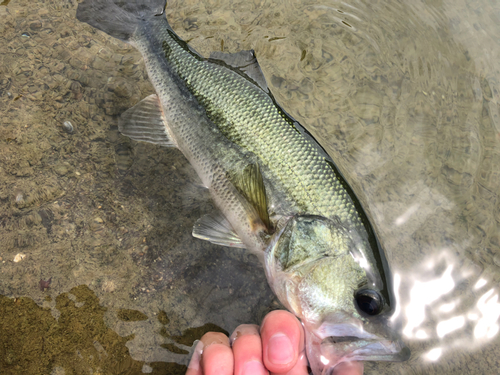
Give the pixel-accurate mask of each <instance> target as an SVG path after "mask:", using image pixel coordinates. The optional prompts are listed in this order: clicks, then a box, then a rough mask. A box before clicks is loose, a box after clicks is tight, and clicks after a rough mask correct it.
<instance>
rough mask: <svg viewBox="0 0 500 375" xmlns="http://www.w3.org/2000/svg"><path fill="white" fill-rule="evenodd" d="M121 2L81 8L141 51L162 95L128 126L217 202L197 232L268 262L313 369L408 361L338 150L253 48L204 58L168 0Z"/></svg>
mask: <svg viewBox="0 0 500 375" xmlns="http://www.w3.org/2000/svg"><path fill="white" fill-rule="evenodd" d="M117 4H118V3H117ZM117 4H115V3H113V1H112V0H84V2H82V3H81V4H80V5H79V7H78V11H77V17H78V19H79V20H80V21H83V22H87V23H89V24H90V25H92V26H94V27H96V28H98V29H100V30H103V31H105V32H106V33H108V34H110V35H111V36H114V37H116V38H119V39H121V40H123V41H126V42H128V43H131V44H132V45H134V46H135V47H136V48H137V49H138V50H139V51H140V52H141V53H142V55H143V57H144V60H145V63H146V67H147V71H148V75H149V78H150V80H151V82H152V83H153V86H154V87H155V89H156V92H157V95H151V96H150V97H148V98H146V99H144V100H143V101H141V102H140V103H138V104H137V105H136V106H134V107H133V108H131V109H130V110H128V111H126V112H125V113H124V114H123V115H122V116H121V120H120V130H121V132H122V133H123V134H125V135H128V136H130V137H131V138H133V139H135V140H139V141H146V142H152V143H157V144H161V145H164V146H173V147H178V148H179V149H180V150H181V151H182V153H183V154H184V155H185V156H186V158H187V159H188V160H189V162H190V163H191V165H192V166H193V167H194V169H195V170H196V172H197V173H198V175H199V176H200V178H201V180H202V181H203V184H204V185H205V186H206V187H207V188H208V189H209V191H210V193H211V196H212V198H213V200H214V202H215V204H216V206H217V207H218V209H219V210H220V212H217V213H214V214H212V215H208V216H207V217H203V218H201V219H200V220H199V221H198V222H197V224H196V225H195V228H194V229H193V235H194V236H195V237H197V238H201V239H205V240H209V241H211V242H213V243H217V244H222V245H226V246H233V247H243V248H246V249H248V250H250V251H252V252H253V253H255V254H257V255H258V256H259V257H260V258H261V259H262V260H263V261H264V265H265V270H266V275H267V278H268V281H269V284H270V286H271V288H272V289H273V291H274V292H275V293H276V295H277V296H278V298H279V299H280V301H281V302H282V303H283V304H284V306H286V307H287V308H288V309H289V310H290V311H292V312H293V313H294V314H295V315H296V316H297V317H299V318H300V319H301V320H302V322H303V325H304V328H305V331H306V340H307V343H306V344H307V345H306V347H307V355H308V359H309V362H310V365H311V368H312V369H313V372H314V374H321V373H325V374H326V373H328V372H329V371H330V370H331V368H333V367H334V366H335V365H337V364H338V363H340V362H342V361H349V360H405V359H407V358H408V356H409V350H408V349H407V348H406V347H405V346H404V345H403V344H402V342H401V340H400V339H399V338H398V334H397V332H396V331H397V327H393V323H391V317H392V316H393V314H394V311H395V307H396V306H395V303H396V302H395V299H394V296H393V292H392V284H391V276H390V271H389V268H388V265H387V261H386V259H385V256H384V252H383V250H382V248H381V246H380V244H379V242H378V240H377V238H376V235H375V232H374V230H373V228H372V226H371V224H370V222H369V220H368V217H367V215H366V214H365V212H364V211H363V208H362V207H361V205H360V204H359V201H358V200H357V198H356V196H355V195H354V193H353V191H352V190H351V188H350V187H349V185H348V184H347V182H346V181H345V179H344V178H343V177H342V175H341V173H340V172H339V171H338V169H337V167H336V166H335V164H334V162H333V161H332V159H331V158H330V156H328V155H327V154H326V152H325V151H324V150H323V149H322V148H321V146H320V145H319V144H318V143H317V142H316V141H315V140H314V138H313V137H312V136H311V135H310V134H309V133H308V132H307V131H306V130H305V129H304V128H303V127H302V126H301V125H300V124H299V123H298V122H296V121H295V120H294V119H293V118H291V117H290V116H289V115H288V114H287V113H286V112H285V111H284V110H283V109H282V108H281V107H280V106H279V105H278V104H277V103H276V102H275V100H274V98H273V96H272V94H271V93H270V91H269V89H268V88H267V85H266V83H265V78H264V76H263V74H262V72H261V70H260V68H259V66H258V63H257V61H256V58H255V55H254V53H253V51H242V52H239V53H237V54H223V53H215V54H212V56H211V58H204V57H202V56H200V55H199V54H198V53H196V51H194V50H193V49H192V48H190V47H189V46H188V45H187V43H185V42H184V41H182V40H181V39H180V38H179V37H178V36H177V35H176V34H175V33H174V31H173V30H172V29H171V27H170V26H169V25H168V22H167V20H166V19H165V17H164V16H163V7H164V3H163V1H162V0H137V1H130V2H128V3H120V5H117Z"/></svg>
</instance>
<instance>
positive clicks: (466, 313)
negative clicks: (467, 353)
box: [393, 249, 500, 362]
mask: <svg viewBox="0 0 500 375" xmlns="http://www.w3.org/2000/svg"><path fill="white" fill-rule="evenodd" d="M443 262H444V264H445V267H443ZM440 268H443V269H442V270H441V271H437V270H439V269H440ZM424 269H427V270H430V271H432V272H436V274H435V275H433V277H429V276H428V273H426V272H425V271H423V270H424ZM468 277H470V272H467V271H464V270H461V269H460V265H459V264H458V262H457V260H456V259H455V258H454V257H453V255H452V254H451V252H450V251H449V250H447V249H446V250H443V251H441V253H439V254H438V255H436V256H434V257H433V259H431V260H430V261H429V260H428V261H427V262H425V264H423V265H422V266H421V267H416V268H415V271H414V272H413V273H412V274H409V275H406V276H405V277H404V279H403V281H401V280H402V276H401V275H400V274H399V273H396V274H395V277H394V280H395V290H396V294H397V298H398V299H401V300H402V307H401V311H403V315H404V319H405V321H406V324H405V325H404V328H403V335H404V336H405V337H406V339H407V340H415V339H416V340H428V341H429V342H431V341H432V340H437V341H438V342H440V343H441V345H439V346H435V347H433V348H432V349H430V350H428V351H427V352H425V353H424V354H423V355H422V358H423V359H424V360H426V361H429V362H434V361H437V360H438V359H439V358H441V357H442V356H443V355H445V353H446V352H450V351H452V350H453V349H454V348H467V349H470V350H476V349H478V348H479V347H481V346H483V345H485V344H487V343H488V342H490V341H491V340H492V339H494V338H495V337H496V336H497V334H498V332H499V328H500V327H499V319H500V303H499V302H498V289H497V288H496V287H493V288H490V289H488V290H487V291H486V292H484V293H482V294H479V295H474V298H473V301H470V300H467V298H457V297H455V293H457V290H458V289H459V286H460V284H461V283H463V282H464V280H466V279H467V278H468ZM401 284H403V285H402V287H401V286H400V285H401ZM471 284H473V285H474V287H473V289H474V291H478V290H481V289H482V288H484V287H485V286H487V285H488V284H491V283H489V282H488V280H487V279H486V278H484V277H480V278H479V279H477V280H473V281H472V282H471ZM400 290H409V293H408V294H407V295H406V296H405V295H400V293H401V292H400ZM405 297H407V298H408V300H407V301H406V300H405ZM399 313H400V312H399V311H396V313H395V314H394V317H393V319H394V318H395V317H396V316H397V315H398V314H399ZM451 313H454V315H453V316H450V314H451ZM454 334H455V335H454Z"/></svg>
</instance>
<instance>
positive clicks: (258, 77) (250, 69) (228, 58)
mask: <svg viewBox="0 0 500 375" xmlns="http://www.w3.org/2000/svg"><path fill="white" fill-rule="evenodd" d="M210 59H211V60H220V61H223V62H224V63H226V64H227V65H229V66H231V67H233V68H236V69H239V70H240V71H242V72H243V73H245V74H246V75H247V76H248V77H250V78H251V79H252V80H253V81H255V83H256V84H257V85H258V86H259V87H260V88H261V89H262V90H264V91H265V92H267V93H268V92H269V88H268V87H267V83H266V78H265V77H264V73H262V70H261V69H260V65H259V63H258V62H257V58H256V57H255V52H254V50H248V51H240V52H236V53H224V52H212V53H211V54H210Z"/></svg>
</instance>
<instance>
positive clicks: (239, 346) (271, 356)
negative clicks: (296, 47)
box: [186, 310, 363, 375]
mask: <svg viewBox="0 0 500 375" xmlns="http://www.w3.org/2000/svg"><path fill="white" fill-rule="evenodd" d="M269 373H271V374H287V375H307V374H308V371H307V359H306V356H305V351H304V330H303V328H302V325H301V324H300V322H299V321H298V320H297V318H296V317H295V316H294V315H292V314H291V313H289V312H288V311H284V310H276V311H272V312H270V313H269V314H267V316H266V317H265V318H264V320H263V321H262V324H261V326H260V327H259V326H257V325H253V324H242V325H240V326H238V327H237V328H236V329H235V330H234V332H233V334H232V335H231V337H230V338H228V337H227V336H226V335H224V334H222V333H218V332H208V333H206V334H205V335H203V337H202V338H201V340H200V342H199V344H198V346H197V348H196V351H195V353H194V354H193V358H192V359H191V362H190V364H189V368H188V371H187V372H186V375H233V374H234V375H264V374H269ZM361 374H363V364H362V363H361V362H343V363H341V364H339V365H338V366H336V367H335V370H334V372H333V375H361Z"/></svg>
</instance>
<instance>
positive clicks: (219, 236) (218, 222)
mask: <svg viewBox="0 0 500 375" xmlns="http://www.w3.org/2000/svg"><path fill="white" fill-rule="evenodd" d="M193 237H196V238H199V239H200V240H206V241H210V242H211V243H213V244H215V245H222V246H229V247H239V248H242V249H244V248H245V245H244V244H243V242H241V240H240V238H239V237H238V235H237V234H236V233H235V232H234V229H233V227H232V226H231V224H230V223H229V221H227V219H226V218H225V217H224V216H223V215H222V213H221V212H219V211H216V212H213V213H211V214H208V215H205V216H202V217H201V218H199V219H198V221H196V223H195V224H194V227H193Z"/></svg>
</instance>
